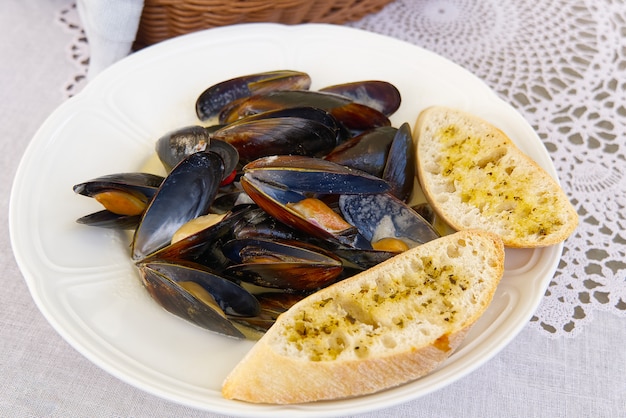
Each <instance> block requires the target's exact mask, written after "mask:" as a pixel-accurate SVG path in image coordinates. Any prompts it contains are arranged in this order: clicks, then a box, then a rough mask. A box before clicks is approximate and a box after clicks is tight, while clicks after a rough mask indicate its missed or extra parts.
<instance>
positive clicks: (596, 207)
mask: <svg viewBox="0 0 626 418" xmlns="http://www.w3.org/2000/svg"><path fill="white" fill-rule="evenodd" d="M349 25H350V26H353V27H357V28H362V29H366V30H369V31H373V32H378V33H382V34H385V35H389V36H392V37H396V38H399V39H402V40H405V41H408V42H410V43H414V44H416V45H419V46H422V47H425V48H427V49H429V50H432V51H434V52H436V53H438V54H440V55H442V56H444V57H447V58H449V59H450V60H452V61H454V62H456V63H458V64H460V65H461V66H463V67H465V68H467V69H468V70H470V71H472V72H473V73H474V74H476V75H477V76H478V77H480V78H481V79H483V80H484V81H485V82H486V83H487V84H488V85H489V86H491V88H492V89H493V90H495V91H496V92H497V93H498V94H499V95H500V96H501V97H502V98H503V99H505V100H506V101H508V102H509V103H511V104H512V105H513V106H514V107H516V108H517V109H518V110H519V111H520V112H521V113H522V115H523V116H524V117H525V118H526V119H527V120H528V121H529V122H530V123H531V125H532V126H533V127H534V128H535V129H536V131H537V132H538V133H539V136H540V138H541V139H542V140H543V142H544V144H545V146H546V147H547V149H548V151H549V153H550V155H551V157H552V159H553V161H554V164H555V166H556V168H557V171H558V174H559V177H560V179H561V183H562V186H563V188H564V189H565V191H566V193H567V194H568V195H569V196H570V197H571V200H572V202H573V204H574V205H575V207H576V209H577V211H578V213H579V215H580V226H579V227H578V229H577V230H576V231H575V233H574V234H573V235H572V236H571V237H570V238H569V239H568V240H567V241H566V243H565V249H564V252H563V256H562V261H561V263H560V265H559V266H558V269H557V272H556V274H555V276H554V279H553V280H552V282H551V283H550V285H549V287H548V290H547V292H546V294H545V296H544V298H543V300H542V303H541V304H540V306H539V308H538V310H537V312H536V313H535V315H534V317H533V318H532V319H531V321H530V322H529V324H528V326H527V327H526V328H524V330H523V331H522V332H521V333H520V335H519V336H518V337H517V338H515V339H514V340H513V342H512V343H511V344H509V346H507V347H506V348H505V349H504V350H503V351H502V352H501V353H499V354H498V355H497V356H495V357H494V358H493V359H491V360H490V361H489V362H488V363H487V364H485V365H484V366H482V367H481V368H479V369H478V370H477V371H475V372H474V373H472V374H471V375H470V376H468V377H466V378H464V379H461V380H460V381H458V382H456V383H454V384H452V385H450V386H449V387H447V388H445V389H444V390H441V391H438V392H435V393H433V394H431V395H428V396H425V397H423V398H421V399H418V400H416V401H414V402H411V403H408V404H403V405H399V406H396V407H393V408H387V409H383V410H381V411H376V412H372V413H371V414H366V415H364V416H368V417H369V416H371V417H374V416H388V417H398V416H416V417H459V416H461V417H502V416H506V417H560V416H567V417H588V416H594V417H618V416H626V350H625V349H624V346H625V345H626V321H625V320H624V318H625V317H626V232H625V229H626V215H625V214H626V209H625V208H626V169H625V167H626V158H625V154H626V5H625V4H624V2H622V1H617V0H569V1H567V0H538V1H534V2H528V1H523V0H501V1H496V0H485V1H483V0H396V1H395V2H393V3H391V4H389V5H388V6H387V7H385V8H384V9H383V10H382V11H381V12H380V13H377V14H374V15H370V16H368V17H365V18H364V19H362V20H360V21H358V22H353V23H350V24H349ZM0 54H1V55H0V88H1V91H2V92H3V100H2V101H1V102H0V126H2V127H3V128H2V130H0V135H1V141H0V144H2V145H1V147H2V149H1V151H2V152H0V159H1V163H0V180H1V181H0V193H1V194H2V197H3V199H1V200H0V204H1V205H2V211H1V213H2V216H3V222H2V223H1V226H0V228H2V234H0V238H1V241H0V250H1V251H0V265H1V266H2V272H3V274H2V276H3V290H2V291H1V292H0V334H1V337H0V354H1V355H0V416H17V417H43V416H54V417H69V416H76V417H79V416H80V417H82V416H85V417H87V416H89V417H91V416H106V417H113V416H115V417H121V416H129V417H130V416H133V417H149V416H160V417H169V416H172V417H174V416H176V417H213V416H216V415H214V414H210V413H204V412H200V411H197V410H194V409H191V408H187V407H184V406H180V405H176V404H173V403H170V402H167V401H164V400H161V399H159V398H156V397H154V396H152V395H149V394H146V393H144V392H142V391H140V390H138V389H135V388H133V387H131V386H129V385H127V384H125V383H123V382H121V381H119V380H117V379H116V378H115V377H113V376H111V375H109V374H107V373H105V372H104V371H102V370H100V369H99V368H97V367H96V366H94V365H93V364H92V363H90V362H89V361H88V360H87V359H85V358H84V357H82V356H81V355H79V354H78V353H77V352H76V351H74V350H73V349H72V348H71V347H70V346H69V345H68V344H67V343H65V341H63V340H62V339H61V338H60V337H59V336H58V334H56V333H55V332H54V331H53V330H52V329H51V327H50V326H49V325H48V324H47V322H46V321H45V319H44V318H43V317H42V316H41V314H40V313H39V312H38V310H37V308H36V307H35V306H34V303H33V301H32V299H31V298H30V295H29V293H28V290H27V288H26V286H25V284H24V281H23V279H22V277H21V274H20V272H19V270H18V269H17V266H16V264H15V261H14V259H13V257H12V254H11V249H10V243H9V238H8V226H7V221H6V219H7V212H8V197H9V192H10V185H11V181H12V178H13V175H14V173H15V170H16V168H17V164H18V161H19V158H20V157H21V154H22V152H23V151H24V149H25V147H26V145H27V143H28V141H29V140H30V138H31V137H32V136H33V134H34V132H35V131H36V129H37V127H38V126H39V125H41V123H42V122H43V120H44V119H45V118H46V117H47V115H48V114H50V113H51V112H52V111H53V110H54V108H55V107H56V106H58V105H59V104H60V103H61V102H62V101H63V100H65V99H66V98H67V97H69V96H72V95H74V94H76V93H78V92H79V91H80V90H81V89H82V87H83V86H84V85H85V84H86V83H87V80H86V74H87V65H88V62H89V56H90V50H89V44H88V42H87V39H86V38H85V35H84V32H83V30H82V24H81V21H80V20H79V18H78V14H77V12H76V9H75V6H74V4H73V3H72V1H70V0H48V1H46V2H40V1H38V0H3V2H2V4H0Z"/></svg>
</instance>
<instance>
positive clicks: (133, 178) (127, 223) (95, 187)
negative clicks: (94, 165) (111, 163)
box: [73, 172, 163, 229]
mask: <svg viewBox="0 0 626 418" xmlns="http://www.w3.org/2000/svg"><path fill="white" fill-rule="evenodd" d="M162 182H163V177H161V176H157V175H154V174H148V173H137V172H132V173H118V174H109V175H105V176H100V177H97V178H94V179H92V180H89V181H86V182H83V183H79V184H76V185H75V186H74V187H73V190H74V192H75V193H78V194H80V195H83V196H87V197H91V198H94V199H95V200H96V201H98V202H99V203H100V204H101V205H102V206H103V207H104V210H101V211H99V212H95V213H92V214H89V215H86V216H83V217H81V218H79V219H78V220H77V222H78V223H81V224H86V225H92V226H99V227H106V228H115V229H129V228H134V227H135V226H136V225H137V223H138V221H139V218H140V217H141V215H142V214H143V212H144V211H145V210H146V208H147V206H148V204H149V203H150V201H151V200H152V198H153V197H154V195H155V194H156V192H157V190H158V188H159V186H160V185H161V183H162Z"/></svg>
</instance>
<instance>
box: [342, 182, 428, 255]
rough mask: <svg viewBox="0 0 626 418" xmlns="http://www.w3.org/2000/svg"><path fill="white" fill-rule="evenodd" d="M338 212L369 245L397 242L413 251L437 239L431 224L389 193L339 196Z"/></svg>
mask: <svg viewBox="0 0 626 418" xmlns="http://www.w3.org/2000/svg"><path fill="white" fill-rule="evenodd" d="M339 208H340V209H341V213H342V214H343V216H344V217H345V218H346V220H347V221H348V222H350V223H351V224H352V225H354V226H356V227H357V229H358V230H359V232H360V233H361V234H362V235H363V236H364V237H365V238H367V239H368V240H370V242H376V241H378V240H380V239H383V238H397V239H400V240H401V241H403V242H404V243H405V244H406V245H407V246H408V247H409V248H412V247H415V246H417V245H420V244H423V243H426V242H428V241H432V240H434V239H436V238H439V234H438V233H437V231H435V229H434V228H433V227H432V225H431V224H429V223H428V222H427V221H426V220H424V218H422V217H421V216H420V215H419V214H417V212H415V211H414V210H413V209H411V208H410V207H409V206H407V205H406V204H405V203H404V202H402V201H401V200H399V199H398V198H396V197H394V196H392V195H391V194H389V193H382V194H370V195H342V196H340V197H339Z"/></svg>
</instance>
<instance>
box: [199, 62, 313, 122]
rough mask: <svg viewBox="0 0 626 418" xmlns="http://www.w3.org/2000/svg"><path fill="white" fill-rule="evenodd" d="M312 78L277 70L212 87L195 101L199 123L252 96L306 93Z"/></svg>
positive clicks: (227, 81) (301, 73)
mask: <svg viewBox="0 0 626 418" xmlns="http://www.w3.org/2000/svg"><path fill="white" fill-rule="evenodd" d="M310 85H311V77H310V76H309V75H308V74H306V73H303V72H300V71H293V70H278V71H268V72H262V73H255V74H249V75H244V76H241V77H236V78H232V79H230V80H226V81H222V82H220V83H217V84H214V85H212V86H210V87H209V88H207V89H206V90H205V91H203V92H202V93H201V94H200V96H199V97H198V99H197V101H196V114H197V116H198V118H200V120H207V119H211V118H213V117H215V116H217V115H218V114H219V112H220V110H221V109H222V108H223V107H224V106H226V105H228V104H229V103H231V102H233V101H235V100H238V99H242V98H245V97H249V96H251V95H253V94H259V93H266V92H269V91H274V90H306V89H308V88H309V86H310Z"/></svg>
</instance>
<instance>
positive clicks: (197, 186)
mask: <svg viewBox="0 0 626 418" xmlns="http://www.w3.org/2000/svg"><path fill="white" fill-rule="evenodd" d="M223 174H224V164H223V161H222V159H221V157H220V156H219V155H217V154H215V153H213V152H197V153H195V154H191V155H190V156H188V157H186V158H185V159H184V160H183V161H181V162H180V163H179V164H178V165H177V166H176V167H174V169H173V170H172V171H171V172H170V174H169V175H168V176H167V177H166V178H165V180H164V181H163V183H162V184H161V187H160V188H159V190H158V192H157V193H156V195H155V196H154V198H153V199H152V202H151V203H150V205H149V206H148V208H147V209H146V211H145V213H144V214H143V217H142V219H141V222H140V223H139V226H138V227H137V229H136V230H135V235H134V237H133V242H132V249H131V251H132V257H133V259H134V260H140V259H143V258H145V257H146V256H147V255H149V254H151V253H153V252H155V251H157V250H159V249H160V248H162V247H164V246H166V245H168V244H169V243H170V241H171V239H172V236H173V234H174V232H176V230H177V229H178V228H180V227H181V226H182V225H183V224H185V223H186V222H188V221H190V220H191V219H194V218H197V217H198V216H200V215H205V214H206V213H207V212H208V209H209V207H210V206H211V203H212V202H213V199H214V198H215V195H216V194H217V190H218V189H219V184H220V181H221V179H222V176H223Z"/></svg>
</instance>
